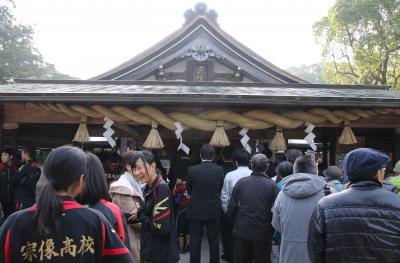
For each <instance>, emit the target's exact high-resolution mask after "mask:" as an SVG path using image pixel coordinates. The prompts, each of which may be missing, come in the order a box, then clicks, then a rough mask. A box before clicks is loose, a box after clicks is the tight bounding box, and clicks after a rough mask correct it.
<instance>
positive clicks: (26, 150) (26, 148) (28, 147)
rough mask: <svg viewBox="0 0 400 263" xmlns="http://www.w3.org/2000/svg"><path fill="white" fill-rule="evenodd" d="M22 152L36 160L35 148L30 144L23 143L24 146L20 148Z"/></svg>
mask: <svg viewBox="0 0 400 263" xmlns="http://www.w3.org/2000/svg"><path fill="white" fill-rule="evenodd" d="M22 151H23V152H24V153H27V154H28V155H29V157H30V158H31V160H33V161H35V160H36V148H35V147H33V146H31V145H25V146H24V148H23V149H22Z"/></svg>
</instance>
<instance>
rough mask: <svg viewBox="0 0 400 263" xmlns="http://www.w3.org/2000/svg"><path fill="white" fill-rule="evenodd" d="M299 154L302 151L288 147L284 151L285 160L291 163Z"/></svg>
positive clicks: (300, 154) (301, 153)
mask: <svg viewBox="0 0 400 263" xmlns="http://www.w3.org/2000/svg"><path fill="white" fill-rule="evenodd" d="M299 156H303V152H302V151H301V150H299V149H288V150H287V151H286V152H285V157H286V161H288V162H290V163H292V164H294V162H295V161H296V159H297V157H299Z"/></svg>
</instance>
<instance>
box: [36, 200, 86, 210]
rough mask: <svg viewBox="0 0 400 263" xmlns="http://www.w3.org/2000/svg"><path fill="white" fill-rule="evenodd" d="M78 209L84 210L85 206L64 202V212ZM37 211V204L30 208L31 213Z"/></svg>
mask: <svg viewBox="0 0 400 263" xmlns="http://www.w3.org/2000/svg"><path fill="white" fill-rule="evenodd" d="M76 208H84V206H83V205H81V204H78V203H77V202H74V201H63V210H71V209H76ZM36 210H37V206H36V204H35V205H34V206H32V207H31V208H29V211H31V212H35V211H36Z"/></svg>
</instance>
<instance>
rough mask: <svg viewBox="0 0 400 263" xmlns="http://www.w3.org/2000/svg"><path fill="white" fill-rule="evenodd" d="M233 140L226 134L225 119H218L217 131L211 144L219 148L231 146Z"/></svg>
mask: <svg viewBox="0 0 400 263" xmlns="http://www.w3.org/2000/svg"><path fill="white" fill-rule="evenodd" d="M230 144H231V142H230V141H229V138H228V136H227V135H226V132H225V129H224V121H218V122H217V127H216V128H215V132H214V134H213V136H212V137H211V140H210V145H213V146H215V147H217V148H222V147H226V146H229V145H230Z"/></svg>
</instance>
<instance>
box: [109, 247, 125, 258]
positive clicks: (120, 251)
mask: <svg viewBox="0 0 400 263" xmlns="http://www.w3.org/2000/svg"><path fill="white" fill-rule="evenodd" d="M122 254H129V250H128V249H127V248H126V247H121V248H106V249H104V250H103V256H118V255H122Z"/></svg>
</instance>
